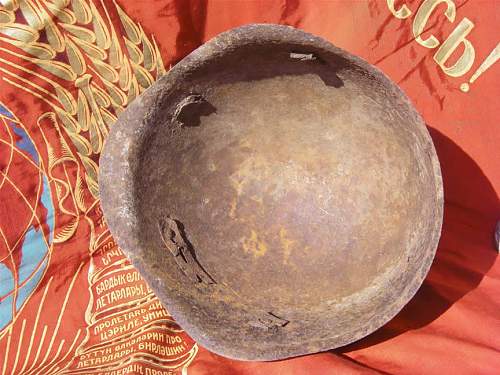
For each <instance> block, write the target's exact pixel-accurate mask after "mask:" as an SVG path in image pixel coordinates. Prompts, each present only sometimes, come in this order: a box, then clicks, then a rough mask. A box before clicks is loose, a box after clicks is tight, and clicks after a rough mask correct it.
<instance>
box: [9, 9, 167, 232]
mask: <svg viewBox="0 0 500 375" xmlns="http://www.w3.org/2000/svg"><path fill="white" fill-rule="evenodd" d="M44 5H45V6H42V5H41V4H40V3H38V2H34V1H31V0H23V1H20V2H14V1H12V2H9V3H8V5H7V6H4V9H2V10H1V13H0V34H3V35H4V36H3V37H0V40H1V41H3V42H7V43H8V44H10V45H11V46H13V47H15V48H14V49H8V48H0V50H2V51H3V52H6V53H8V54H10V55H12V56H15V57H18V58H20V59H22V60H24V61H27V62H30V63H33V64H36V65H38V66H39V67H41V68H42V69H43V70H45V71H46V72H47V73H49V74H50V75H52V76H54V77H57V78H59V79H62V80H65V81H69V82H73V84H74V87H75V88H76V91H75V93H74V94H73V91H72V90H68V89H66V88H63V87H62V86H61V85H59V84H57V83H56V82H55V81H54V80H53V79H50V78H46V79H45V82H46V83H48V84H49V85H50V89H48V90H49V91H47V89H43V88H41V87H40V86H37V85H36V84H34V83H31V84H29V86H31V88H27V87H26V85H24V84H17V85H16V84H15V80H10V81H7V82H9V83H12V84H14V85H15V86H17V87H19V88H21V89H23V90H26V91H28V92H31V93H32V94H35V93H36V94H38V95H37V96H41V97H42V98H43V99H44V100H45V101H46V100H47V99H46V98H49V97H50V98H51V99H56V101H55V102H52V101H51V102H50V104H51V107H52V108H53V111H54V114H55V115H56V116H57V118H58V119H59V121H60V123H61V124H62V125H63V131H64V134H65V136H68V137H69V138H70V139H71V141H72V143H73V145H74V146H75V148H76V149H77V156H78V159H80V161H81V162H82V164H83V167H84V177H83V178H84V179H85V182H86V184H87V185H88V187H89V190H90V192H91V193H92V195H93V197H94V199H97V198H98V185H97V163H96V161H97V156H98V155H99V153H100V152H101V150H102V147H103V143H104V138H105V136H106V135H107V133H108V131H109V126H110V125H111V124H112V123H114V122H115V121H116V116H117V114H118V113H119V112H121V111H122V110H123V108H124V107H125V106H126V105H127V104H128V103H129V102H130V101H131V100H133V99H134V98H135V97H136V96H137V95H139V94H140V93H141V92H142V91H143V90H144V89H146V88H147V87H149V86H150V85H151V84H152V83H153V82H154V80H155V79H157V78H158V77H159V76H160V75H162V74H164V73H165V69H164V67H163V61H162V58H161V56H160V53H159V50H158V47H157V44H156V41H155V40H154V39H149V38H148V37H147V36H146V34H145V32H144V30H143V29H142V27H141V26H140V25H137V24H136V23H135V22H134V21H132V20H131V19H130V17H128V15H127V14H126V13H125V12H124V11H123V9H122V8H121V7H119V6H118V5H117V4H116V3H114V5H115V7H116V10H117V13H118V15H119V19H120V21H121V23H122V26H123V28H124V30H125V36H123V37H122V40H123V45H124V46H125V47H126V48H125V50H122V46H121V44H120V41H119V38H118V36H117V33H116V30H115V27H114V25H113V23H112V22H111V19H110V16H109V14H108V10H107V8H106V6H105V5H104V4H103V5H102V8H103V10H104V12H100V11H99V10H98V9H97V7H96V6H95V4H94V3H93V2H90V1H84V0H74V1H71V3H68V2H66V1H58V2H48V1H47V2H44ZM17 13H19V14H21V15H22V16H23V18H24V19H25V20H26V24H21V23H19V22H17V23H16V22H15V20H16V14H17ZM49 13H50V14H49ZM41 32H44V34H45V35H46V41H42V40H41V39H40V33H41ZM16 48H17V49H18V50H20V51H22V52H23V53H20V52H16ZM4 62H5V61H4ZM7 65H8V69H9V73H10V74H11V75H12V76H13V77H15V79H16V80H20V81H22V80H23V76H24V77H26V75H25V74H24V75H22V74H20V73H21V72H19V70H21V71H22V73H29V74H31V75H33V76H39V74H37V73H36V72H35V71H34V70H33V69H30V68H26V67H21V66H19V65H17V64H14V63H8V64H7ZM24 79H25V78H24ZM63 138H64V136H63ZM75 161H76V159H75ZM72 226H74V224H72ZM68 233H69V232H68Z"/></svg>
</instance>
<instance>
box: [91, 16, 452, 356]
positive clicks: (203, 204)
mask: <svg viewBox="0 0 500 375" xmlns="http://www.w3.org/2000/svg"><path fill="white" fill-rule="evenodd" d="M100 189H101V200H102V205H103V208H104V213H105V216H106V219H107V221H108V223H109V226H110V228H111V231H112V233H113V234H114V236H115V237H116V239H117V241H118V243H119V245H120V246H121V247H122V249H123V250H124V251H125V252H126V254H127V255H128V256H129V257H130V259H131V260H132V262H133V264H134V265H135V266H136V267H137V268H138V269H139V270H140V272H141V273H142V275H143V276H144V278H145V279H146V280H147V281H148V282H149V284H150V286H151V287H152V288H153V290H154V291H155V292H156V294H157V295H158V297H159V298H160V299H161V301H162V302H163V303H164V304H165V306H166V307H167V309H168V310H169V311H170V312H171V314H172V315H173V316H174V317H175V318H176V320H177V321H178V322H179V323H180V324H181V326H182V327H183V328H184V329H186V330H187V332H188V333H189V334H190V335H191V336H192V337H193V338H194V339H195V340H197V341H198V342H199V343H200V344H202V345H203V346H205V347H207V348H208V349H210V350H212V351H214V352H217V353H220V354H222V355H225V356H228V357H233V358H239V359H248V360H257V359H259V360H262V359H264V360H272V359H278V358H285V357H289V356H295V355H301V354H306V353H311V352H317V351H322V350H327V349H330V348H334V347H338V346H342V345H345V344H347V343H350V342H352V341H355V340H357V339H359V338H361V337H363V336H365V335H367V334H369V333H371V332H372V331H374V330H375V329H377V328H379V327H380V326H382V325H383V324H384V323H385V322H387V321H388V320H389V319H391V318H392V317H393V316H394V315H395V314H396V313H397V312H398V311H399V310H400V309H401V308H402V307H403V306H404V305H405V304H406V303H407V302H408V301H409V299H410V298H411V297H412V296H413V295H414V293H415V292H416V290H417V289H418V287H419V286H420V285H421V283H422V281H423V279H424V277H425V275H426V273H427V271H428V269H429V267H430V265H431V262H432V259H433V257H434V253H435V249H436V246H437V242H438V239H439V235H440V228H441V221H442V209H443V193H442V182H441V174H440V169H439V164H438V161H437V157H436V154H435V150H434V147H433V145H432V142H431V139H430V136H429V134H428V132H427V130H426V128H425V125H424V124H423V122H422V120H421V118H420V117H419V115H418V114H417V113H416V112H415V110H414V109H413V107H412V106H411V104H410V103H409V102H408V100H407V98H406V96H405V95H404V94H403V93H402V92H401V91H400V90H399V89H398V87H397V86H396V85H395V84H394V83H392V82H391V81H390V80H389V79H388V78H386V77H385V76H384V75H383V74H382V73H380V72H379V71H378V70H377V69H375V68H374V67H372V66H370V65H369V64H367V63H366V62H364V61H362V60H360V59H359V58H357V57H355V56H352V55H350V54H348V53H346V52H344V51H342V50H340V49H338V48H336V47H334V46H332V45H331V44H330V43H328V42H326V41H325V40H323V39H320V38H318V37H315V36H312V35H310V34H307V33H304V32H302V31H299V30H296V29H293V28H290V27H285V26H277V25H249V26H245V27H241V28H238V29H234V30H231V31H229V32H226V33H223V34H221V35H219V36H218V37H216V38H215V39H213V40H211V41H209V42H208V43H206V44H205V45H203V46H202V47H200V48H199V49H197V50H196V51H194V52H193V53H192V54H191V55H189V56H188V57H186V58H185V59H184V60H183V61H181V62H180V63H179V64H177V65H176V66H175V67H174V68H173V69H172V70H171V71H170V72H169V73H168V74H167V75H166V76H164V77H162V78H161V79H160V80H159V81H158V82H157V83H156V84H155V85H153V86H152V87H151V88H150V89H148V90H147V91H146V92H145V93H144V94H143V95H142V96H141V97H139V98H138V99H137V100H136V101H135V102H133V103H132V104H131V105H130V106H129V107H128V108H127V110H125V111H124V112H123V114H122V115H121V116H120V118H119V120H118V123H117V124H116V125H115V126H114V127H113V128H112V130H111V132H110V135H109V138H108V140H107V143H106V145H105V150H104V153H103V156H102V158H101V166H100Z"/></svg>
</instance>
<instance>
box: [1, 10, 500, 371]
mask: <svg viewBox="0 0 500 375" xmlns="http://www.w3.org/2000/svg"><path fill="white" fill-rule="evenodd" d="M426 2H429V1H426ZM450 2H452V3H453V4H455V7H456V17H455V20H454V21H453V22H450V21H449V20H448V19H447V18H446V17H445V16H444V11H445V10H446V4H445V2H444V1H441V2H439V4H438V6H437V7H436V8H435V10H434V11H433V13H432V15H431V17H430V18H429V21H428V22H427V27H426V29H425V32H424V35H425V36H429V35H431V34H433V35H435V36H436V38H437V39H438V40H439V41H440V42H443V41H444V40H445V39H446V38H447V37H448V35H450V33H451V32H452V31H453V30H454V28H455V27H456V26H457V25H458V24H459V22H460V21H461V20H462V19H463V18H465V17H466V18H467V19H469V20H470V21H471V22H472V23H473V24H474V28H473V29H472V31H471V32H470V33H469V35H467V39H468V40H469V41H470V42H471V43H472V45H473V47H474V49H475V59H474V63H473V65H472V68H471V69H470V70H469V71H468V72H467V73H466V74H463V75H462V76H460V77H451V76H448V75H446V74H445V73H444V72H443V71H442V69H441V68H440V67H439V65H438V64H437V63H436V62H435V61H434V59H433V56H434V54H435V49H428V48H425V47H423V46H421V45H420V44H418V43H417V42H416V41H415V37H414V36H413V35H412V24H413V22H414V17H415V13H416V12H417V10H418V9H420V7H421V6H423V5H422V4H423V3H424V1H423V0H414V1H412V0H397V1H395V7H396V9H399V8H400V7H401V6H402V5H403V4H406V5H407V6H408V9H410V10H411V12H412V14H411V16H410V17H408V18H406V19H403V20H400V19H397V18H396V17H395V16H394V15H393V14H392V13H391V12H390V9H389V5H388V4H389V3H390V1H385V0H367V1H356V0H332V1H307V0H286V1H285V0H283V1H271V0H269V1H265V0H260V1H258V0H255V1H229V0H227V1H225V0H213V1H206V0H205V1H203V0H198V1H196V0H159V1H127V0H121V1H119V5H120V6H121V8H122V9H123V10H124V11H125V12H126V13H127V14H128V16H129V17H130V19H132V20H133V21H134V22H136V23H137V24H140V25H141V27H142V29H143V30H144V32H145V34H146V35H148V36H149V35H153V36H154V38H155V40H156V42H157V44H158V47H159V51H160V53H161V56H162V58H163V62H164V65H165V66H166V67H167V70H168V66H169V65H173V64H175V63H176V62H177V61H179V60H181V59H182V58H183V57H184V56H185V55H187V54H188V53H189V52H190V51H192V50H193V49H195V48H196V47H197V46H199V45H200V44H202V43H203V42H204V41H206V40H208V39H209V38H211V37H213V36H215V35H217V34H218V33H220V32H222V31H225V30H227V29H230V28H233V27H236V26H238V25H242V24H246V23H280V24H287V25H291V26H294V27H298V28H301V29H304V30H306V31H308V32H311V33H314V34H317V35H320V36H322V37H324V38H325V39H327V40H329V41H331V42H332V43H333V44H335V45H336V46H338V47H341V48H343V49H345V50H347V51H349V52H351V53H354V54H357V55H359V56H361V57H362V58H364V59H366V60H367V61H368V62H370V63H372V64H375V65H376V66H378V67H379V68H380V69H381V70H382V71H384V72H385V73H386V74H387V75H388V76H389V77H391V78H392V79H393V80H394V81H395V82H397V83H398V84H399V85H400V86H401V87H402V89H403V90H404V91H405V92H406V93H407V95H408V96H409V97H410V99H411V100H412V101H413V103H414V105H415V106H416V108H417V109H418V111H419V112H420V113H421V114H422V116H423V118H424V120H425V121H426V123H427V125H428V128H429V131H430V133H431V136H432V138H433V140H434V144H435V146H436V150H437V153H438V156H439V160H440V162H441V169H442V173H443V180H444V190H445V213H444V223H443V230H442V237H441V240H440V244H439V248H438V251H437V255H436V258H435V260H434V263H433V265H432V268H431V271H430V273H429V275H428V277H427V278H426V280H425V282H424V284H423V285H422V287H421V288H420V290H419V291H418V293H417V294H416V296H415V297H414V298H413V299H412V300H411V302H410V303H409V304H408V305H407V306H406V307H405V308H404V309H403V310H402V311H401V312H400V313H399V314H398V315H397V316H396V317H395V318H394V319H393V320H391V321H390V322H389V323H388V324H386V325H385V326H384V327H383V328H381V329H380V330H378V331H377V332H375V333H373V334H371V335H370V336H368V337H366V338H364V339H362V340H360V341H359V342H356V343H353V344H351V345H349V346H347V347H344V348H340V349H336V350H332V351H330V352H326V353H319V354H314V355H309V356H305V357H299V358H293V359H289V360H284V361H276V362H268V363H248V362H240V361H233V360H229V359H225V358H222V357H220V356H217V355H215V354H211V353H210V352H208V351H207V350H205V349H203V348H199V349H197V350H196V351H194V355H193V358H192V360H191V362H190V364H189V365H181V364H180V359H176V360H177V361H178V362H175V361H173V365H172V367H171V368H170V369H169V370H167V369H166V367H164V370H162V371H163V372H162V373H164V374H167V373H170V374H172V373H180V372H181V368H182V367H183V366H184V370H183V371H185V373H187V374H189V375H193V374H194V375H201V374H231V375H232V374H241V375H243V374H263V375H264V374H265V375H268V374H269V375H272V374H276V375H277V374H282V375H285V374H286V375H288V374H351V373H352V374H358V373H390V374H441V373H449V374H494V373H498V369H500V355H499V352H498V351H499V349H500V315H499V311H500V292H499V291H500V263H499V261H498V260H497V252H496V250H495V246H494V240H493V238H494V236H493V233H494V227H495V224H496V221H497V220H499V219H500V203H499V199H498V193H499V189H500V154H499V145H500V129H499V114H500V107H499V105H498V102H497V100H498V98H499V97H500V82H499V73H500V68H499V65H498V64H493V65H492V66H491V67H490V68H489V69H487V70H485V71H484V72H483V73H482V74H481V75H480V76H479V77H478V78H477V79H476V80H475V81H474V82H473V83H471V84H470V90H469V92H467V93H465V92H463V91H461V90H460V85H461V84H463V83H465V82H468V81H469V79H470V78H471V76H472V74H473V73H474V72H475V71H476V70H477V69H478V68H479V66H480V65H481V64H482V63H483V61H485V59H486V58H487V56H488V55H489V54H490V53H491V52H492V51H493V50H494V49H495V48H496V46H497V44H498V42H499V41H498V38H499V35H498V30H499V29H498V24H499V16H500V2H498V1H496V0H477V1H474V0H469V1H467V0H450ZM94 3H95V4H96V8H97V9H98V10H99V11H101V13H103V12H102V10H103V7H104V6H105V7H107V8H108V10H109V9H114V4H113V3H112V2H111V1H109V2H108V1H105V2H103V3H100V2H98V1H95V2H94ZM0 9H1V8H0ZM109 13H110V18H111V19H112V22H113V23H115V24H116V23H117V22H118V21H117V20H118V16H117V12H116V10H114V11H111V10H109ZM16 14H17V13H16ZM103 14H104V13H103ZM16 17H18V18H17V19H16V22H19V23H22V22H23V19H22V18H20V17H19V16H16ZM0 19H1V18H0ZM41 38H42V39H40V40H42V41H43V38H44V37H43V36H41ZM0 46H2V47H4V48H7V49H9V50H12V51H17V52H18V53H22V51H19V50H16V49H15V47H12V45H11V44H9V43H8V42H6V41H5V40H0ZM462 52H463V46H461V47H459V48H458V49H457V51H455V53H454V54H453V55H452V56H451V58H450V60H449V62H448V63H447V65H448V66H449V65H451V63H452V62H453V61H456V59H458V58H459V56H460V55H461V53H462ZM0 58H3V59H4V60H7V61H15V62H17V61H20V59H19V57H16V56H14V55H12V54H8V53H7V54H6V53H5V52H4V51H2V50H0ZM23 64H28V65H29V64H30V62H23ZM32 65H33V64H32ZM8 66H9V65H8V64H6V63H5V62H2V60H0V68H1V67H8ZM6 69H7V68H6ZM36 71H37V72H41V70H40V69H39V68H36ZM41 74H42V73H41ZM0 77H1V78H2V80H1V81H0V102H2V103H4V104H5V105H6V106H8V108H9V109H10V110H11V111H12V112H13V113H15V115H16V116H17V118H18V119H19V120H20V121H21V122H22V123H23V124H28V125H27V127H28V131H29V133H30V136H31V137H32V139H33V141H34V143H35V145H43V144H44V142H46V141H45V140H44V137H45V139H48V144H53V145H54V146H53V147H54V148H55V149H56V152H57V151H58V150H57V147H60V145H59V143H57V142H56V141H55V140H56V139H59V138H58V135H57V131H56V129H55V126H54V124H53V121H52V120H51V118H50V117H47V118H42V120H40V115H41V114H42V113H45V112H47V111H49V110H50V107H48V106H47V104H46V103H45V102H42V101H41V100H40V98H39V97H36V96H33V95H31V96H30V95H28V94H26V93H22V90H21V89H20V88H19V87H16V86H13V85H12V84H9V83H8V81H5V78H6V77H7V78H9V77H11V76H10V75H9V74H8V73H7V72H6V71H5V70H0ZM25 77H26V78H29V76H28V75H25ZM30 79H31V78H30ZM62 84H66V85H67V86H68V87H70V86H71V87H70V91H71V92H72V93H73V92H75V91H74V88H73V86H72V85H69V84H68V83H64V82H63V83H62ZM41 85H42V86H43V83H41ZM44 87H45V86H44ZM37 122H38V123H40V124H41V125H40V126H41V127H40V126H39V127H38V128H37V126H35V124H37ZM40 129H44V130H43V131H42V130H40ZM56 143H57V145H56ZM58 145H59V146H58ZM70 147H71V149H72V150H73V149H75V148H74V147H73V145H71V146H70ZM0 150H1V149H0ZM59 151H60V150H59ZM1 152H3V151H1ZM40 155H41V158H42V159H43V160H48V154H47V153H45V152H44V151H40ZM2 157H3V156H2V155H0V160H3V159H2ZM75 165H76V164H75ZM3 167H4V166H2V168H3ZM19 168H21V167H19ZM23 173H27V172H23V170H21V169H18V174H19V175H20V176H17V177H16V178H17V179H19V180H20V181H22V180H23V176H22V175H23ZM60 173H62V172H60ZM66 173H69V175H70V177H71V178H70V179H73V180H74V179H75V178H77V177H75V176H77V170H76V167H75V166H74V165H73V167H71V166H69V165H68V166H67V169H66ZM26 178H27V177H26ZM26 178H25V179H24V180H26ZM86 188H87V187H84V189H86ZM54 190H55V188H54V187H52V191H54ZM85 194H87V195H85ZM52 195H53V198H52V199H53V200H54V201H57V199H59V198H56V197H55V195H54V194H52ZM87 196H88V193H86V192H85V193H84V199H87V200H88V201H91V199H90V198H88V197H87ZM9 197H10V196H9V195H8V194H7V193H5V192H4V191H2V190H0V199H2V200H5V202H7V201H8V200H9V199H10V198H9ZM86 197H87V198H86ZM9 207H10V206H8V205H7V204H4V205H3V206H2V204H1V203H0V209H1V210H2V211H1V212H0V227H3V228H7V227H9V228H15V227H16V220H17V219H16V217H20V216H19V215H21V214H20V213H18V212H17V211H15V210H14V208H9ZM92 207H93V208H92V209H90V210H88V212H87V214H86V215H87V216H88V217H99V212H98V211H99V209H98V203H97V204H96V205H95V207H94V206H92ZM95 211H96V212H97V213H95ZM16 215H18V216H16ZM42 216H43V215H42ZM58 220H59V221H58ZM65 220H66V221H67V220H69V219H66V218H65V216H64V214H63V213H58V216H57V217H56V224H57V223H62V222H64V221H65ZM96 222H97V221H96ZM88 225H90V224H88ZM88 225H87V224H81V225H80V224H79V226H78V227H77V229H76V231H75V233H74V234H73V235H72V236H71V237H70V238H69V239H67V240H66V241H65V242H64V244H61V245H58V247H57V248H56V247H54V250H53V252H52V255H51V258H50V263H49V267H48V270H47V272H46V273H45V274H44V278H43V279H42V280H41V281H40V283H39V284H38V286H37V288H36V290H35V291H34V294H33V296H32V297H31V299H30V300H29V301H28V302H27V303H26V307H25V308H24V309H23V310H22V311H21V312H20V313H19V316H18V317H17V319H15V320H14V322H13V323H12V324H11V325H10V326H9V327H10V328H8V329H4V330H3V331H0V370H2V369H4V372H5V373H16V374H17V373H27V372H22V371H21V369H22V368H23V366H22V365H21V363H22V362H23V361H24V359H25V358H26V361H25V362H26V363H24V365H25V366H24V369H29V368H31V369H32V372H31V373H57V371H60V373H72V372H77V373H102V374H104V373H107V374H112V373H113V371H115V372H114V373H115V374H119V373H120V372H118V369H120V368H123V366H124V365H123V363H125V362H126V361H127V358H128V356H125V357H123V358H122V359H121V361H122V362H119V363H115V362H114V363H113V364H110V365H108V366H107V367H102V368H99V369H98V370H96V369H95V368H96V367H92V366H90V365H89V366H87V365H85V363H84V362H82V361H83V359H82V353H86V351H85V350H87V349H86V348H88V347H89V345H90V344H89V343H90V341H91V340H92V335H91V333H92V332H90V336H88V335H87V337H86V339H83V336H84V334H83V332H87V333H88V332H89V327H90V326H91V324H92V323H90V322H89V321H88V320H86V315H85V314H86V311H87V310H88V309H89V300H90V299H91V298H90V297H89V295H90V296H91V295H94V294H95V292H93V290H92V288H91V287H89V285H91V284H92V281H91V278H90V276H88V275H92V272H93V270H94V268H95V267H98V266H96V265H97V264H98V263H99V261H101V260H102V258H105V257H106V254H107V253H108V252H109V251H113V248H109V247H108V248H104V247H100V248H98V249H97V250H95V251H93V250H90V249H89V247H88V237H89V231H90V229H89V227H88ZM105 231H106V230H105V227H104V224H103V228H102V230H101V232H99V231H97V232H96V233H105ZM63 245H64V246H63ZM117 259H118V258H117ZM120 259H121V258H120ZM120 262H122V261H121V260H120ZM91 263H92V265H91ZM104 263H105V262H104ZM120 264H122V265H123V264H125V263H120ZM103 267H104V266H103ZM120 267H121V266H120ZM103 269H104V268H103ZM127 270H129V269H128V268H127ZM132 271H133V270H132ZM132 271H130V270H129V271H127V272H132ZM75 272H76V273H78V272H81V275H82V276H78V277H76V278H73V276H74V275H75ZM96 277H97V276H96ZM49 279H51V281H50V282H49V281H48V280H49ZM71 282H74V285H73V289H72V291H71V293H70V297H69V298H68V302H67V305H65V306H66V310H64V314H59V312H60V311H61V304H62V302H61V301H63V299H64V296H65V293H66V292H65V291H66V290H67V289H68V285H69V284H70V283H71ZM48 284H50V285H48ZM139 284H140V282H139V281H137V282H136V285H139ZM45 287H47V290H49V292H48V293H49V294H48V295H49V296H50V297H48V298H50V299H51V302H52V303H51V304H48V305H44V306H45V307H44V309H43V312H42V314H41V315H40V316H41V318H40V319H41V320H43V321H44V322H45V324H46V326H47V327H48V328H47V329H46V330H47V332H49V331H50V330H51V329H54V327H56V326H57V324H59V327H60V328H59V330H58V331H57V335H56V336H55V337H57V340H59V338H64V340H65V341H64V343H63V344H61V350H60V351H59V352H58V351H57V349H58V348H57V345H53V347H52V348H49V349H48V351H47V355H46V357H47V358H48V359H47V361H48V360H49V359H51V358H54V360H56V359H57V361H58V362H57V361H56V362H57V363H59V365H58V366H57V367H56V368H55V369H53V371H54V372H46V371H47V370H48V369H49V368H50V367H47V366H46V364H47V363H48V362H43V361H42V359H43V357H44V355H43V354H42V355H40V356H38V357H37V356H36V342H37V341H40V342H41V344H40V345H41V346H42V347H43V348H45V346H43V345H45V342H46V341H47V340H45V341H44V340H42V335H43V331H42V328H41V326H36V325H35V323H33V320H35V316H36V315H37V308H38V306H39V304H40V303H41V302H40V301H41V299H42V296H43V292H44V290H45V289H44V288H45ZM145 288H146V287H145ZM63 292H64V293H63ZM93 293H94V294H93ZM91 308H96V307H95V306H93V307H91ZM129 308H130V307H129ZM165 314H166V313H165ZM59 315H60V317H59V318H56V317H58V316H59ZM165 316H166V315H165ZM163 318H164V317H163ZM163 318H162V319H163ZM58 319H59V320H58ZM168 320H169V319H166V318H165V319H163V320H162V322H163V321H168ZM58 321H59V323H58ZM21 322H24V323H21ZM162 324H167V323H162ZM168 324H170V325H171V326H172V325H174V323H172V322H171V323H168ZM30 327H31V328H30ZM169 327H170V326H169ZM30 329H31V330H32V331H34V332H35V333H36V340H35V346H33V348H32V349H31V350H29V351H28V348H29V344H28V342H29V336H28V333H29V334H31V332H30ZM158 329H159V328H158ZM177 329H178V327H177ZM90 331H91V330H90ZM76 332H81V336H79V337H80V338H79V339H78V340H76V339H75V342H76V344H75V346H74V347H69V345H67V343H69V342H71V341H73V338H74V337H75V335H76ZM181 336H182V339H183V340H184V342H185V344H184V345H185V346H186V348H193V345H195V344H194V343H193V342H192V340H190V339H189V338H188V337H187V336H186V335H185V334H184V333H182V334H181ZM23 337H26V338H24V339H23ZM47 337H49V334H47ZM89 337H91V338H90V339H89ZM57 340H55V341H54V342H60V341H57ZM89 340H90V341H89ZM23 341H24V342H23ZM97 344H98V342H97ZM16 345H17V346H16ZM195 347H196V345H195ZM13 348H17V350H18V351H19V352H20V355H18V357H20V358H21V359H19V358H18V359H17V360H16V355H15V349H13ZM77 348H79V350H77ZM8 350H10V351H8ZM2 353H4V354H2ZM13 353H14V354H13ZM42 353H44V352H43V350H42ZM2 356H3V358H2ZM143 357H144V356H143ZM141 358H142V357H134V356H133V355H131V356H130V359H131V360H132V362H133V363H138V364H140V365H138V367H136V369H135V370H132V369H131V370H129V371H128V372H121V373H138V374H140V373H147V372H146V369H147V368H149V369H151V368H154V365H153V364H151V363H153V362H151V363H150V362H147V361H146V360H143V359H141ZM78 361H80V362H78ZM134 361H135V362H134ZM141 361H142V362H141ZM56 362H54V363H56ZM145 363H146V364H145ZM148 363H149V364H148ZM176 363H177V364H176ZM44 366H46V367H44ZM141 366H143V367H141ZM148 366H149V367H148ZM97 367H99V366H97ZM155 368H156V369H157V370H155V371H160V368H159V367H155ZM58 369H59V370H58ZM20 371H21V372H20ZM51 371H52V370H51ZM99 371H100V372H99ZM148 371H150V372H149V373H153V372H151V370H148ZM159 373H160V372H159ZM183 373H184V372H183Z"/></svg>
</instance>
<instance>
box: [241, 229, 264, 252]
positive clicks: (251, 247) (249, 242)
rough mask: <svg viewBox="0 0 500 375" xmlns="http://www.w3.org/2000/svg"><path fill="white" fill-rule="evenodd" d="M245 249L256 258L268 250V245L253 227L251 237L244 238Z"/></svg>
mask: <svg viewBox="0 0 500 375" xmlns="http://www.w3.org/2000/svg"><path fill="white" fill-rule="evenodd" d="M243 250H245V253H252V254H253V256H254V257H255V258H258V257H261V256H263V255H264V254H265V253H266V252H267V245H266V243H265V242H264V241H262V240H261V239H259V236H258V234H257V232H256V231H255V230H253V229H252V230H251V231H250V237H244V238H243Z"/></svg>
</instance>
